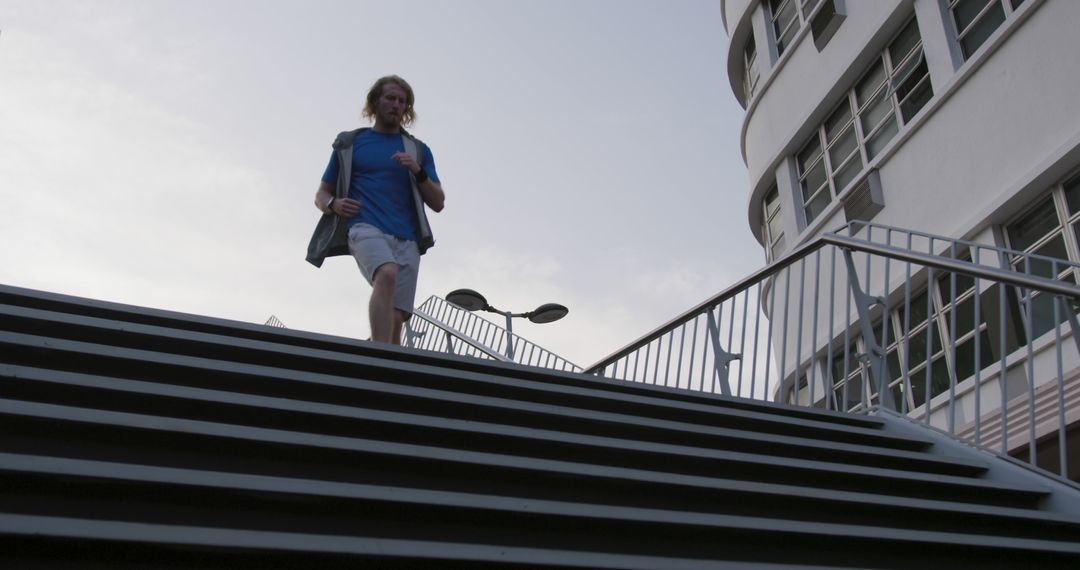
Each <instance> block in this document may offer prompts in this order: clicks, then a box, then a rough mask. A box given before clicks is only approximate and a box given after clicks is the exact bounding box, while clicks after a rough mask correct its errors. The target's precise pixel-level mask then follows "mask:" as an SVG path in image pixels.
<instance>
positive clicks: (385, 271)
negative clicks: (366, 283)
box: [372, 263, 398, 288]
mask: <svg viewBox="0 0 1080 570" xmlns="http://www.w3.org/2000/svg"><path fill="white" fill-rule="evenodd" d="M397 276H398V266H397V264H396V263H384V264H382V265H380V266H379V267H378V269H376V270H375V278H374V279H372V281H374V282H375V284H376V285H382V286H385V287H390V288H393V287H394V286H395V285H397Z"/></svg>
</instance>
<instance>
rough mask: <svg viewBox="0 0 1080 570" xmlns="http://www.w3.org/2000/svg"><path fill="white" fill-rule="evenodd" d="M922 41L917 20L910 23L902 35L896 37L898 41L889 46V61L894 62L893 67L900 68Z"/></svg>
mask: <svg viewBox="0 0 1080 570" xmlns="http://www.w3.org/2000/svg"><path fill="white" fill-rule="evenodd" d="M920 39H921V38H920V37H919V28H918V26H917V25H916V24H915V20H912V21H910V22H908V25H907V26H904V29H903V31H901V32H900V35H898V36H896V39H895V40H893V42H892V43H891V44H889V59H890V60H892V64H893V67H896V66H899V65H900V64H901V63H902V62H903V61H904V59H906V58H907V56H908V55H910V54H911V52H912V51H913V50H914V49H915V47H916V46H917V45H918V44H919V41H920Z"/></svg>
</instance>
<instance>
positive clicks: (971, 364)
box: [956, 331, 994, 382]
mask: <svg viewBox="0 0 1080 570" xmlns="http://www.w3.org/2000/svg"><path fill="white" fill-rule="evenodd" d="M975 338H976V337H974V336H973V337H971V338H969V339H968V340H966V341H964V342H963V343H962V344H960V345H957V347H956V378H957V380H959V381H961V382H962V381H963V380H964V379H965V378H969V377H971V376H972V375H973V374H975ZM978 338H979V361H980V364H979V370H982V369H984V368H986V367H987V366H990V365H991V364H993V363H994V355H993V354H992V353H991V348H990V347H991V344H990V335H989V334H987V332H986V331H982V334H980V335H979V336H978Z"/></svg>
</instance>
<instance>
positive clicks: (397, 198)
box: [322, 129, 439, 241]
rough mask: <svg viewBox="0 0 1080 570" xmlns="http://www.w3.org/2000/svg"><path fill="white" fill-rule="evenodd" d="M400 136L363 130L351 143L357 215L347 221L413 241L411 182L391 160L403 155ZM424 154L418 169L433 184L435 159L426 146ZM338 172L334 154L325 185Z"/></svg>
mask: <svg viewBox="0 0 1080 570" xmlns="http://www.w3.org/2000/svg"><path fill="white" fill-rule="evenodd" d="M401 137H402V135H401V134H397V133H393V134H391V133H380V132H376V131H374V130H371V129H369V130H366V131H364V132H362V133H360V134H359V135H358V136H357V137H356V139H355V140H354V141H353V147H352V150H353V158H352V177H351V179H350V184H349V198H352V199H353V200H357V201H358V202H360V204H361V207H360V212H359V213H357V214H356V215H355V216H353V217H351V218H349V220H348V224H347V225H348V227H352V226H353V225H354V224H359V223H361V222H362V223H365V224H371V225H373V226H375V227H377V228H379V229H380V230H382V232H383V233H385V234H389V235H392V236H394V237H398V238H401V239H407V240H412V241H416V228H417V227H418V226H419V222H418V221H417V219H416V208H415V207H414V206H413V199H412V181H411V179H410V178H409V169H407V168H405V167H404V166H401V165H400V164H398V163H397V162H395V161H394V159H393V158H391V157H392V156H394V153H397V152H405V145H404V143H402V142H401ZM421 146H422V148H423V150H422V151H421V152H422V156H421V160H420V166H421V167H422V168H423V169H424V170H425V171H427V174H428V177H430V178H431V179H432V180H434V181H435V182H438V181H439V175H438V173H437V172H435V159H434V157H433V156H432V155H431V149H429V148H428V147H427V145H421ZM340 168H341V164H340V161H339V160H338V157H337V152H336V151H335V152H332V153H331V154H330V163H329V164H327V165H326V171H325V172H323V176H322V180H323V182H326V183H328V184H337V176H338V169H340Z"/></svg>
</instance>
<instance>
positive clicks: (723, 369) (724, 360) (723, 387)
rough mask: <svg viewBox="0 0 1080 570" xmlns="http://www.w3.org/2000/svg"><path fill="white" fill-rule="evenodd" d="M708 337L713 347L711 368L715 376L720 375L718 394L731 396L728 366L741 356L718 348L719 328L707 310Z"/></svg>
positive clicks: (710, 310) (710, 311)
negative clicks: (715, 373) (714, 370)
mask: <svg viewBox="0 0 1080 570" xmlns="http://www.w3.org/2000/svg"><path fill="white" fill-rule="evenodd" d="M708 314H709V337H710V338H711V339H712V345H713V354H714V355H715V356H713V367H714V368H715V369H716V372H717V374H719V375H720V393H721V394H723V395H725V396H730V395H731V386H728V365H729V364H731V361H732V360H738V359H740V358H742V355H741V354H732V353H730V352H728V351H726V350H724V349H723V348H722V347H721V346H720V327H719V326H717V324H716V317H714V316H713V312H712V309H709V311H708Z"/></svg>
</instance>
